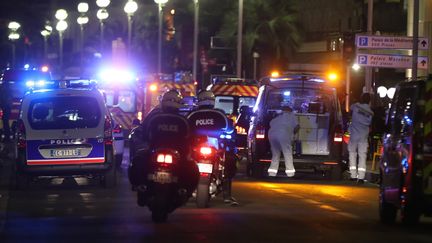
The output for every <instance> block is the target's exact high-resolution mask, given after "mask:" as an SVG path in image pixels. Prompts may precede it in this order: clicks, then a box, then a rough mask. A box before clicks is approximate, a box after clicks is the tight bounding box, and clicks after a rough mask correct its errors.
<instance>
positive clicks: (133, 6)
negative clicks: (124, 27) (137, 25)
mask: <svg viewBox="0 0 432 243" xmlns="http://www.w3.org/2000/svg"><path fill="white" fill-rule="evenodd" d="M137 9H138V4H137V3H136V2H135V1H134V0H129V1H128V2H127V3H126V5H125V6H124V11H125V13H126V14H127V17H128V45H127V48H128V57H130V54H131V46H132V17H133V15H134V13H135V12H136V11H137Z"/></svg>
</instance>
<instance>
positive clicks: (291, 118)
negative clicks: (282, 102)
mask: <svg viewBox="0 0 432 243" xmlns="http://www.w3.org/2000/svg"><path fill="white" fill-rule="evenodd" d="M299 129H300V126H299V124H298V121H297V118H296V116H295V114H294V112H293V110H292V108H291V105H290V104H289V105H286V106H284V107H282V112H281V113H280V114H278V115H277V116H276V117H274V118H273V119H272V120H271V121H270V129H269V132H268V137H269V141H270V146H271V152H272V161H271V164H270V168H269V169H268V174H269V176H273V177H274V176H276V175H277V172H278V170H279V162H280V154H281V151H282V153H283V156H284V160H285V173H286V175H287V176H288V177H293V176H294V174H295V168H294V164H293V153H292V141H293V137H294V134H296V133H297V132H298V130H299Z"/></svg>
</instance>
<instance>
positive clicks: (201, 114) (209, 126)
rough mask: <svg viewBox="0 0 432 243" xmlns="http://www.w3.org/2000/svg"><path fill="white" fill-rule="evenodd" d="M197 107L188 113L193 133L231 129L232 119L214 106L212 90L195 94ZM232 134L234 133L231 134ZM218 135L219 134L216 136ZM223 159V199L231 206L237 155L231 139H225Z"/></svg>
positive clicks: (210, 132)
mask: <svg viewBox="0 0 432 243" xmlns="http://www.w3.org/2000/svg"><path fill="white" fill-rule="evenodd" d="M197 99H198V101H197V108H196V110H194V111H192V112H191V113H190V114H189V115H188V120H189V123H190V127H191V129H192V130H193V131H192V134H194V135H207V136H209V135H210V136H211V135H212V134H213V136H214V134H215V133H216V134H220V132H223V131H233V133H234V128H233V124H232V120H231V119H228V118H227V117H226V115H225V113H224V112H223V111H222V110H219V109H216V108H214V106H215V95H214V94H213V92H212V91H207V90H204V91H201V92H199V93H198V95H197ZM233 135H234V134H233ZM218 137H219V136H218ZM223 149H225V161H224V174H225V179H224V181H223V186H222V187H223V191H222V194H223V199H224V202H225V203H230V204H231V205H232V206H236V205H238V202H237V200H236V199H235V198H234V197H232V195H231V192H232V178H233V177H234V176H235V174H236V171H237V166H236V163H237V156H236V151H235V143H234V141H233V140H225V144H224V148H223Z"/></svg>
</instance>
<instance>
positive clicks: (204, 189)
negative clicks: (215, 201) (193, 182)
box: [196, 177, 210, 208]
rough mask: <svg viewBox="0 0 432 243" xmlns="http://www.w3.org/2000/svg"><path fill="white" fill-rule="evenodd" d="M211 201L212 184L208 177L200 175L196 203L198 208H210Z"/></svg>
mask: <svg viewBox="0 0 432 243" xmlns="http://www.w3.org/2000/svg"><path fill="white" fill-rule="evenodd" d="M209 201H210V185H209V183H208V180H207V179H203V178H201V177H200V180H199V182H198V187H197V191H196V204H197V207H198V208H208V206H209Z"/></svg>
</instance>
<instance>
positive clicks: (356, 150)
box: [348, 103, 374, 180]
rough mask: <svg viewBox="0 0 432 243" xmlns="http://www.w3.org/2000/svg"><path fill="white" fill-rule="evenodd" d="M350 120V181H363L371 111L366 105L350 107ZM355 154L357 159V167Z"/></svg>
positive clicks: (360, 104) (359, 104) (356, 104)
mask: <svg viewBox="0 0 432 243" xmlns="http://www.w3.org/2000/svg"><path fill="white" fill-rule="evenodd" d="M351 111H352V119H351V125H350V126H349V133H350V140H349V143H348V152H349V165H350V167H349V169H350V174H351V178H352V179H356V178H357V179H360V180H363V179H364V178H365V175H366V156H367V149H368V135H369V126H370V124H371V122H372V116H373V114H374V113H373V111H372V110H371V108H370V107H369V105H368V104H362V103H355V104H353V105H351ZM357 154H358V157H359V161H358V167H357Z"/></svg>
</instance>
